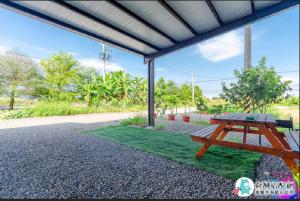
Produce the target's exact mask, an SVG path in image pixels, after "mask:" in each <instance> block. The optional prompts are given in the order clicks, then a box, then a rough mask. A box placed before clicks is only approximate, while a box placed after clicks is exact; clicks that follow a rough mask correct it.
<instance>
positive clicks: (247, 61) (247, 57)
mask: <svg viewBox="0 0 300 201" xmlns="http://www.w3.org/2000/svg"><path fill="white" fill-rule="evenodd" d="M244 43H245V44H244V67H245V68H248V67H251V25H247V26H246V27H245V40H244Z"/></svg>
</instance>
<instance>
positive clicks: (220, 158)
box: [87, 126, 262, 179]
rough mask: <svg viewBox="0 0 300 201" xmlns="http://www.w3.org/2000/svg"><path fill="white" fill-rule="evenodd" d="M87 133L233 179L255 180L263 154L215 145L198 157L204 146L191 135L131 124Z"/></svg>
mask: <svg viewBox="0 0 300 201" xmlns="http://www.w3.org/2000/svg"><path fill="white" fill-rule="evenodd" d="M87 133H88V134H90V135H94V136H97V137H101V138H104V139H107V140H110V141H113V142H115V143H119V144H123V145H127V146H129V147H133V148H136V149H140V150H143V151H145V152H149V153H152V154H155V155H159V156H162V157H165V158H167V159H171V160H174V161H177V162H179V163H182V164H186V165H191V166H194V167H196V168H199V169H202V170H206V171H208V172H212V173H215V174H217V175H221V176H224V177H227V178H231V179H237V178H239V177H242V176H245V177H249V178H252V179H253V178H254V174H255V167H256V164H257V162H258V161H259V159H260V157H261V156H262V155H261V154H258V153H254V152H248V151H242V150H237V149H229V148H224V147H216V146H213V147H210V148H209V150H208V151H207V152H206V153H205V154H204V156H203V157H202V158H201V159H200V160H197V159H196V157H195V154H196V152H197V151H198V149H199V148H200V146H201V145H200V144H199V143H195V142H192V140H191V137H190V136H188V135H185V134H174V133H170V132H166V131H159V130H149V129H144V128H134V127H129V126H112V127H106V128H101V129H97V130H93V131H88V132H87Z"/></svg>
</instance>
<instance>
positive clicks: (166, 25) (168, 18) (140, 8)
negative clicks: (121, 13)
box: [118, 1, 193, 41]
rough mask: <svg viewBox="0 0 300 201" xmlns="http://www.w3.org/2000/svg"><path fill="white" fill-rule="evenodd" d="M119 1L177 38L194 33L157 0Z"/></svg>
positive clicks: (191, 35) (181, 39) (188, 36)
mask: <svg viewBox="0 0 300 201" xmlns="http://www.w3.org/2000/svg"><path fill="white" fill-rule="evenodd" d="M118 2H119V3H120V4H122V5H123V6H125V7H127V8H128V9H130V10H131V11H133V12H135V13H136V14H137V15H139V16H140V17H141V18H143V19H144V20H146V21H147V22H149V23H151V24H152V25H154V26H155V27H157V28H158V29H160V30H161V31H163V32H164V33H166V34H168V35H169V36H171V37H172V38H174V39H175V40H178V41H183V40H186V39H188V38H191V37H193V34H192V33H191V32H190V31H189V30H188V29H187V28H186V27H185V26H183V25H182V24H181V23H180V22H179V21H178V20H177V19H176V18H175V17H174V16H172V15H171V14H170V13H169V12H168V11H167V10H166V9H165V8H163V7H162V6H161V5H160V4H159V3H158V2H157V1H118ZM170 25H171V26H170Z"/></svg>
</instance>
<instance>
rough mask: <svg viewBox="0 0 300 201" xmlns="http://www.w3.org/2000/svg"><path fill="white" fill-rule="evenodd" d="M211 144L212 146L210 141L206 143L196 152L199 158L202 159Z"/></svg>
mask: <svg viewBox="0 0 300 201" xmlns="http://www.w3.org/2000/svg"><path fill="white" fill-rule="evenodd" d="M209 146H210V144H209V143H204V145H203V146H202V147H201V148H200V150H199V151H198V152H197V154H196V157H197V159H200V158H201V157H202V156H203V154H204V153H205V152H206V151H207V150H208V148H209Z"/></svg>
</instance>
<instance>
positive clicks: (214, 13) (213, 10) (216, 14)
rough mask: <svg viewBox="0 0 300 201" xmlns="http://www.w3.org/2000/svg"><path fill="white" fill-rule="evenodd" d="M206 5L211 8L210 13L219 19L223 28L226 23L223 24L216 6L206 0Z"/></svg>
mask: <svg viewBox="0 0 300 201" xmlns="http://www.w3.org/2000/svg"><path fill="white" fill-rule="evenodd" d="M206 4H207V5H208V7H209V9H210V11H211V12H212V14H213V15H214V16H215V18H216V19H217V21H218V23H219V24H220V25H221V26H222V25H223V24H224V23H223V21H222V19H221V18H220V16H219V14H218V12H217V11H216V9H215V7H214V5H213V4H212V3H211V1H210V0H206Z"/></svg>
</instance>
